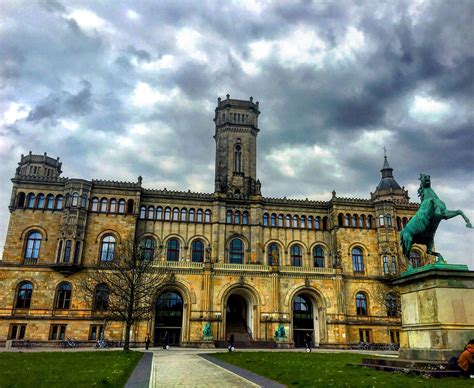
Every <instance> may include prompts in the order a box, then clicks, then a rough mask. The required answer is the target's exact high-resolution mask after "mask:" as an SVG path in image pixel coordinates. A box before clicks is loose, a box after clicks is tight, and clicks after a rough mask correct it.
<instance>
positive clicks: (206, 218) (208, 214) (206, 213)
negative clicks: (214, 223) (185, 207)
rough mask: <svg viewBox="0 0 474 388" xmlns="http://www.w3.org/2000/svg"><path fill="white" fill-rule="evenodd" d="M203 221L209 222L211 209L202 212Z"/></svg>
mask: <svg viewBox="0 0 474 388" xmlns="http://www.w3.org/2000/svg"><path fill="white" fill-rule="evenodd" d="M204 222H211V211H210V210H209V209H207V210H206V211H205V212H204Z"/></svg>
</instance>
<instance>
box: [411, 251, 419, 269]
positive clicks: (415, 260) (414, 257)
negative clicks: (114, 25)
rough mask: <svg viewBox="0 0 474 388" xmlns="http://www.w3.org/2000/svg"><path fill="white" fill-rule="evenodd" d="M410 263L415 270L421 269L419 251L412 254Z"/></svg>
mask: <svg viewBox="0 0 474 388" xmlns="http://www.w3.org/2000/svg"><path fill="white" fill-rule="evenodd" d="M410 263H411V265H412V267H413V268H418V267H421V257H420V254H419V253H418V252H417V251H411V252H410Z"/></svg>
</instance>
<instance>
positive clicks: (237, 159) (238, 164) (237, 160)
mask: <svg viewBox="0 0 474 388" xmlns="http://www.w3.org/2000/svg"><path fill="white" fill-rule="evenodd" d="M234 172H242V147H241V146H240V144H237V145H236V146H235V152H234Z"/></svg>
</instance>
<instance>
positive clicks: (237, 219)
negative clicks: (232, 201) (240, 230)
mask: <svg viewBox="0 0 474 388" xmlns="http://www.w3.org/2000/svg"><path fill="white" fill-rule="evenodd" d="M234 224H237V225H240V211H238V210H236V211H235V213H234Z"/></svg>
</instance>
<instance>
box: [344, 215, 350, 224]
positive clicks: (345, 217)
mask: <svg viewBox="0 0 474 388" xmlns="http://www.w3.org/2000/svg"><path fill="white" fill-rule="evenodd" d="M350 219H351V215H350V214H346V215H345V216H344V226H350Z"/></svg>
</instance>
